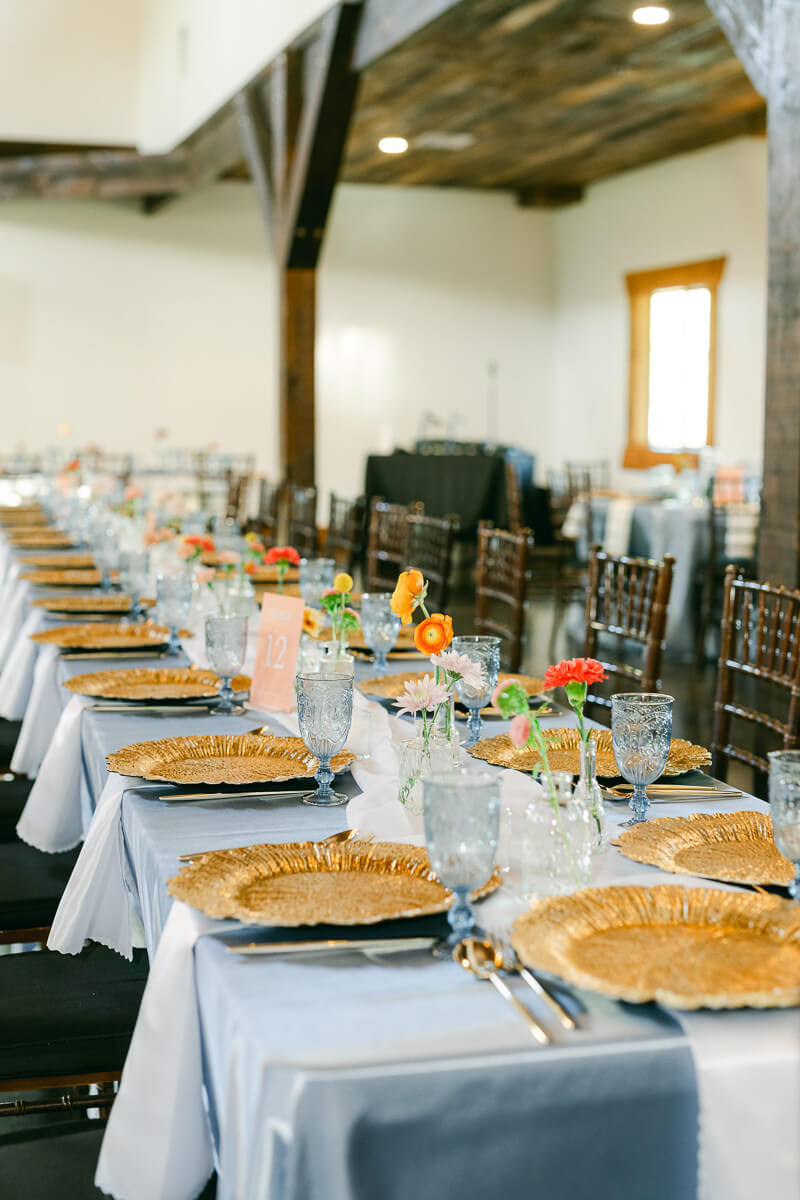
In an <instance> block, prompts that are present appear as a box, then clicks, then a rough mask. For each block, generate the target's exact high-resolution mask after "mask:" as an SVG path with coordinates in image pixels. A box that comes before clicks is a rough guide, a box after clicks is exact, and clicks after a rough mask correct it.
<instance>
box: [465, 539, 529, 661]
mask: <svg viewBox="0 0 800 1200" xmlns="http://www.w3.org/2000/svg"><path fill="white" fill-rule="evenodd" d="M532 544H533V539H532V538H531V534H530V530H529V529H519V530H516V531H510V530H505V529H494V528H493V527H492V525H491V524H490V523H488V522H485V521H481V523H480V524H479V526H478V570H477V577H476V585H475V632H476V633H479V634H494V635H495V636H496V637H499V638H500V639H501V643H502V644H501V657H502V660H503V665H504V666H505V667H506V668H507V669H508V670H509V671H518V670H519V669H520V666H521V664H522V647H523V640H524V632H525V594H526V591H527V584H528V564H529V553H530V550H531V546H532Z"/></svg>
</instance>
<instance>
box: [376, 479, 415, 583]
mask: <svg viewBox="0 0 800 1200" xmlns="http://www.w3.org/2000/svg"><path fill="white" fill-rule="evenodd" d="M422 512H423V506H422V505H421V504H412V505H405V504H389V503H388V502H387V501H386V500H381V499H380V498H376V499H374V500H373V501H372V504H371V506H370V511H369V530H368V534H367V561H366V569H365V575H366V587H367V591H368V592H387V591H388V592H391V591H394V585H395V584H396V583H397V576H398V575H399V574H400V572H401V571H404V570H405V569H406V567H408V566H414V565H415V564H414V563H409V561H408V518H409V517H410V516H411V515H412V513H417V514H420V515H421V514H422Z"/></svg>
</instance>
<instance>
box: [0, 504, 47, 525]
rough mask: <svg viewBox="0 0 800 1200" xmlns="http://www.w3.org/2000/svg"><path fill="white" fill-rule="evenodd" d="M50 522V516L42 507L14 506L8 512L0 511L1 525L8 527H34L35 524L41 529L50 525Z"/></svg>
mask: <svg viewBox="0 0 800 1200" xmlns="http://www.w3.org/2000/svg"><path fill="white" fill-rule="evenodd" d="M49 524H50V518H49V517H48V516H47V513H43V512H42V511H41V509H30V508H26V509H22V508H12V509H9V510H8V512H2V513H0V525H4V526H5V527H6V529H15V528H19V527H22V528H23V529H32V528H34V526H35V527H36V528H37V529H41V528H42V527H43V526H48V525H49Z"/></svg>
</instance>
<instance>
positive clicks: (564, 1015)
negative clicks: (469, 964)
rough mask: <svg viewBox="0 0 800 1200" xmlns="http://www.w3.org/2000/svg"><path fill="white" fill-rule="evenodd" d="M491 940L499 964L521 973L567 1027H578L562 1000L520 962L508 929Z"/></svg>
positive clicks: (505, 969) (571, 1028)
mask: <svg viewBox="0 0 800 1200" xmlns="http://www.w3.org/2000/svg"><path fill="white" fill-rule="evenodd" d="M491 940H492V943H493V944H494V947H495V951H496V953H497V955H498V957H499V959H500V962H499V963H498V965H499V966H502V969H503V970H504V971H513V972H514V973H515V974H517V975H519V977H520V979H524V980H525V982H526V983H527V985H528V987H529V988H530V989H531V990H532V991H534V992H535V993H536V995H537V996H538V997H539V998H540V999H541V1000H543V1001H544V1003H545V1004H546V1005H547V1006H548V1008H549V1009H551V1011H552V1012H553V1013H554V1014H555V1016H556V1017H557V1018H558V1020H559V1021H560V1023H561V1024H562V1025H563V1027H564V1028H565V1029H569V1030H574V1029H577V1025H576V1024H575V1021H574V1019H573V1018H572V1017H571V1016H570V1014H569V1013H568V1012H567V1010H566V1009H565V1008H564V1005H563V1004H561V1002H560V1001H559V1000H557V999H556V998H555V996H553V995H552V994H551V993H550V992H548V990H547V988H546V987H545V986H544V984H542V983H540V982H539V980H538V979H537V978H536V976H535V975H534V973H533V972H532V971H530V970H528V968H527V967H526V966H524V965H523V964H522V963H521V962H520V960H519V958H518V957H517V952H516V950H515V949H514V947H513V946H512V945H511V938H510V937H509V934H508V930H505V929H504V930H502V931H501V932H500V933H498V934H495V935H494V936H493V937H492V939H491Z"/></svg>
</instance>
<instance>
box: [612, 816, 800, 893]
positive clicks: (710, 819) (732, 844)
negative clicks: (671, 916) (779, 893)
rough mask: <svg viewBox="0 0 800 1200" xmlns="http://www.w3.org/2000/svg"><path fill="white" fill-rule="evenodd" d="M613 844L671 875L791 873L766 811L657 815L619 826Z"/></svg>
mask: <svg viewBox="0 0 800 1200" xmlns="http://www.w3.org/2000/svg"><path fill="white" fill-rule="evenodd" d="M615 845H617V846H619V848H620V850H621V851H622V853H623V854H624V855H625V857H626V858H632V859H633V861H634V862H641V863H650V864H651V865H652V866H654V867H661V869H662V871H671V872H672V873H673V874H676V875H703V876H705V877H706V878H708V879H719V880H721V881H722V882H723V883H780V884H789V883H791V882H792V879H793V878H794V869H793V867H792V864H791V863H790V862H789V860H788V858H784V856H783V855H782V854H781V852H780V850H779V849H778V847H777V846H776V845H775V841H774V839H773V836H772V820H771V819H770V817H768V816H767V814H766V813H756V812H732V813H694V814H693V815H692V816H689V817H659V818H658V819H657V820H655V821H642V822H641V823H640V824H639V825H634V826H632V827H631V828H630V829H626V830H624V832H623V833H621V834H620V836H619V838H618V840H617V841H616V843H615Z"/></svg>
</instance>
